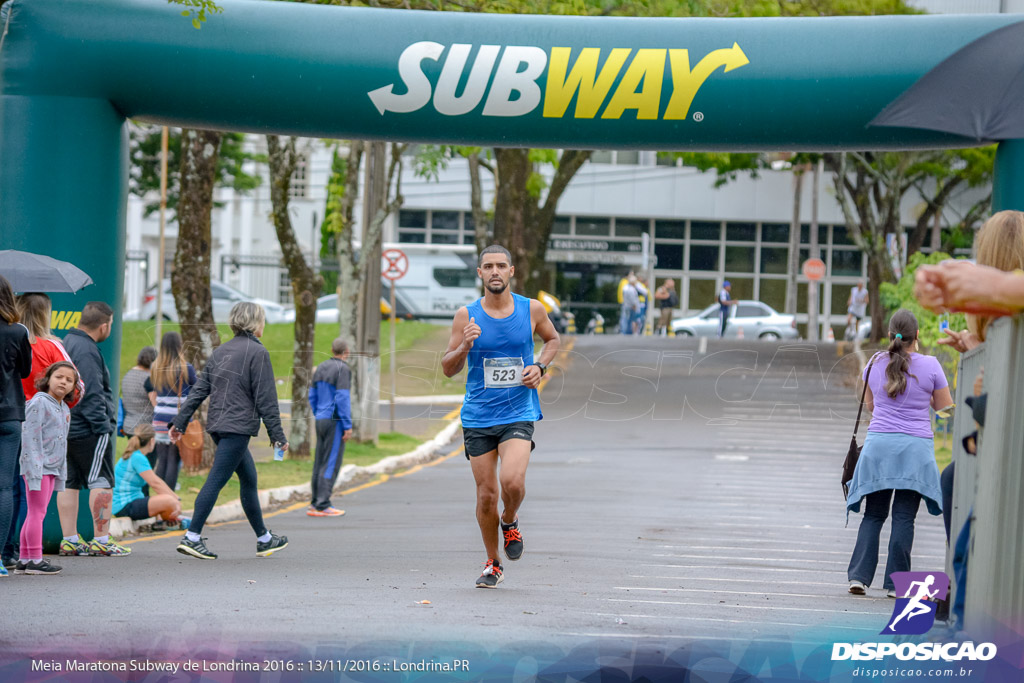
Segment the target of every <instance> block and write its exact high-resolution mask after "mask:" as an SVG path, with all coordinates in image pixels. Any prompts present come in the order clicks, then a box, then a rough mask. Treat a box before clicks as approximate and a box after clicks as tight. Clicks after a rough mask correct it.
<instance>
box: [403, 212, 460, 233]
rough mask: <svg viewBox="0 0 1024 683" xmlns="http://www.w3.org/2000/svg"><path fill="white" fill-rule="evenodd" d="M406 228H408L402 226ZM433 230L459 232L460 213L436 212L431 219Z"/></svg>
mask: <svg viewBox="0 0 1024 683" xmlns="http://www.w3.org/2000/svg"><path fill="white" fill-rule="evenodd" d="M402 227H406V226H402ZM430 229H431V230H458V229H459V212H458V211H435V212H434V213H433V214H432V215H431V217H430Z"/></svg>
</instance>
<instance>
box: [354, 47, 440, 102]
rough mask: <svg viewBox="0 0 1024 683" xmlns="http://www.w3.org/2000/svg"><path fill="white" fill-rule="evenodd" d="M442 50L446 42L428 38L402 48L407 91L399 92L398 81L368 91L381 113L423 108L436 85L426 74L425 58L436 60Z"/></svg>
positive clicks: (400, 64)
mask: <svg viewBox="0 0 1024 683" xmlns="http://www.w3.org/2000/svg"><path fill="white" fill-rule="evenodd" d="M442 52H444V45H441V44H440V43H434V42H431V41H427V40H425V41H421V42H419V43H413V44H412V45H410V46H409V47H407V48H405V50H403V51H402V56H401V57H399V58H398V76H399V77H400V78H401V79H402V82H403V83H404V84H405V87H406V88H408V92H406V93H405V94H403V95H396V94H395V92H394V90H395V84H394V83H392V84H390V85H385V86H384V87H383V88H377V89H376V90H371V91H370V92H368V93H366V94H367V95H368V96H369V97H370V101H372V102H373V106H375V107H376V108H377V111H379V112H380V114H381V116H383V115H384V112H387V111H391V112H395V113H398V114H407V113H409V112H413V111H416V110H417V109H420V108H421V107H423V106H424V105H425V104H427V102H429V101H430V96H431V93H432V91H433V86H432V85H431V83H430V80H429V79H428V78H427V75H426V74H425V73H423V69H422V68H421V63H422V62H423V60H424V59H432V60H434V61H435V62H436V61H437V60H438V58H439V57H440V56H441V53H442Z"/></svg>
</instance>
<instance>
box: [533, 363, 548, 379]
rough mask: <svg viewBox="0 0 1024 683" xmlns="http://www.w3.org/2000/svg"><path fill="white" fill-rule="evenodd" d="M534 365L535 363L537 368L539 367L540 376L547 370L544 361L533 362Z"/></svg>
mask: <svg viewBox="0 0 1024 683" xmlns="http://www.w3.org/2000/svg"><path fill="white" fill-rule="evenodd" d="M534 365H536V366H537V367H538V368H540V376H541V377H543V376H544V375H546V374H547V372H548V366H547V365H545V364H544V363H534Z"/></svg>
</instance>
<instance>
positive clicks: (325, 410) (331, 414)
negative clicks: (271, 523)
mask: <svg viewBox="0 0 1024 683" xmlns="http://www.w3.org/2000/svg"><path fill="white" fill-rule="evenodd" d="M331 353H332V354H333V357H332V358H328V359H327V360H325V361H324V362H323V363H321V364H320V365H318V366H317V368H316V372H314V373H313V384H312V386H310V387H309V405H310V407H311V408H312V409H313V416H314V417H315V419H316V456H315V457H314V460H313V481H312V489H313V491H312V501H311V502H310V504H309V509H307V510H306V514H307V515H309V516H310V517H340V516H341V515H343V514H345V511H344V510H339V509H337V508H335V507H334V506H333V505H331V492H332V491H333V490H334V484H335V483H336V482H337V481H338V472H340V471H341V462H342V459H343V458H344V456H345V442H346V441H348V440H349V439H350V438H351V437H352V402H351V398H350V395H349V391H350V389H351V386H352V369H351V368H350V367H349V366H348V363H346V362H345V360H346V359H347V358H348V342H346V341H345V340H344V339H343V338H342V337H338V338H337V339H335V340H334V341H333V342H332V343H331Z"/></svg>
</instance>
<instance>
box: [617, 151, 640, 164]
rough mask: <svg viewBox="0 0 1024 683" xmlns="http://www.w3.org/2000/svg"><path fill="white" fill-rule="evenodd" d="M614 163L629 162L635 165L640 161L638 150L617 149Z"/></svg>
mask: <svg viewBox="0 0 1024 683" xmlns="http://www.w3.org/2000/svg"><path fill="white" fill-rule="evenodd" d="M615 163H616V164H631V165H633V166H636V165H637V164H639V163H640V152H638V151H636V150H635V149H632V150H618V151H616V152H615Z"/></svg>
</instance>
